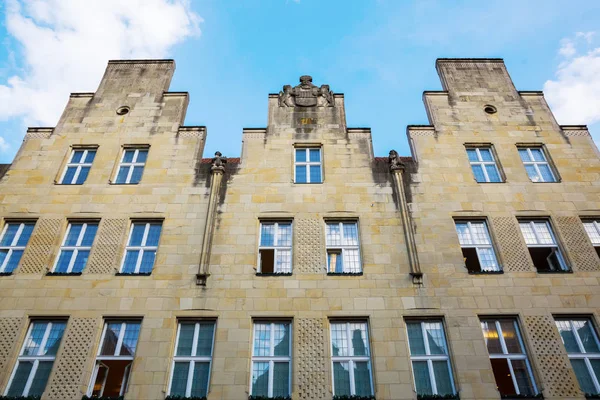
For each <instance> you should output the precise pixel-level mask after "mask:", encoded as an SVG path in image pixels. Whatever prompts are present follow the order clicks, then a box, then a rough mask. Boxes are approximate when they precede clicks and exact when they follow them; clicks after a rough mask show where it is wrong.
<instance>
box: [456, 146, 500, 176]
mask: <svg viewBox="0 0 600 400" xmlns="http://www.w3.org/2000/svg"><path fill="white" fill-rule="evenodd" d="M482 149H485V150H489V152H490V155H491V156H492V161H484V160H483V157H481V151H480V150H482ZM465 150H466V152H467V161H468V162H469V165H470V166H471V173H472V174H473V179H475V182H477V183H504V182H505V181H506V179H505V177H504V174H503V173H502V168H501V167H500V165H499V164H500V163H499V162H498V157H497V155H496V152H495V150H494V146H493V145H492V144H466V145H465ZM469 150H475V153H476V154H477V161H471V160H470V159H469ZM473 165H479V166H481V169H482V172H483V176H484V178H485V181H481V182H480V181H478V180H477V177H476V175H475V172H474V171H473ZM486 165H493V166H494V168H496V172H497V173H498V177H499V178H500V180H499V181H492V180H490V177H489V175H488V172H487V170H486V168H485V166H486Z"/></svg>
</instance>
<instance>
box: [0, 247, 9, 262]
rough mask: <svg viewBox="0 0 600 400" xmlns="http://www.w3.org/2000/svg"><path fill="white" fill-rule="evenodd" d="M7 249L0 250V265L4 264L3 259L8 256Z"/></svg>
mask: <svg viewBox="0 0 600 400" xmlns="http://www.w3.org/2000/svg"><path fill="white" fill-rule="evenodd" d="M8 252H9V250H0V266H2V264H4V260H5V259H6V257H8Z"/></svg>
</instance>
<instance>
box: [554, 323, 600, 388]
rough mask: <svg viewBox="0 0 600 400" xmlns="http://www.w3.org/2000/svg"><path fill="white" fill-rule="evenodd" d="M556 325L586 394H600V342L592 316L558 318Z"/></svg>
mask: <svg viewBox="0 0 600 400" xmlns="http://www.w3.org/2000/svg"><path fill="white" fill-rule="evenodd" d="M556 326H557V327H558V331H559V332H560V336H561V338H562V341H563V344H564V345H565V349H566V350H567V354H568V355H569V360H570V361H571V365H572V366H573V370H574V371H575V375H576V376H577V381H579V386H580V387H581V390H583V391H584V392H585V394H586V395H598V394H600V383H599V382H600V342H599V341H598V335H597V333H596V330H595V329H594V325H593V324H592V320H591V319H590V318H576V319H562V318H561V319H557V320H556Z"/></svg>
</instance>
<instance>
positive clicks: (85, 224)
mask: <svg viewBox="0 0 600 400" xmlns="http://www.w3.org/2000/svg"><path fill="white" fill-rule="evenodd" d="M72 224H83V227H82V229H81V232H79V236H78V237H77V243H78V244H76V245H75V246H65V242H66V241H67V238H68V236H69V233H70V231H71V226H72ZM88 224H96V226H97V228H96V233H95V234H94V240H93V241H92V244H90V245H89V246H82V245H81V242H82V241H83V238H84V236H85V233H86V231H87V227H88ZM99 227H100V222H99V221H87V220H86V221H69V223H68V225H67V230H66V231H65V234H64V235H63V240H62V242H61V245H60V249H59V251H58V255H57V256H56V260H55V261H54V265H53V267H52V273H53V274H68V275H79V274H81V273H82V272H83V270H84V269H85V267H87V261H89V256H88V260H87V261H86V263H85V265H84V266H83V269H82V271H81V272H72V271H73V266H74V264H75V261H76V260H77V255H78V254H79V251H80V250H87V251H89V252H90V255H91V252H92V247H94V243H95V242H96V236H98V228H99ZM63 250H65V251H70V250H73V254H71V259H70V261H69V265H68V266H67V271H66V272H57V271H56V268H57V267H58V261H59V260H60V255H61V254H62V252H63Z"/></svg>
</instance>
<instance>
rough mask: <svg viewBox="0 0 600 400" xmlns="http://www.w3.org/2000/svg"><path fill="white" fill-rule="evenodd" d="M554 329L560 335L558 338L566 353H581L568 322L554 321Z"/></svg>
mask: <svg viewBox="0 0 600 400" xmlns="http://www.w3.org/2000/svg"><path fill="white" fill-rule="evenodd" d="M556 327H557V328H558V332H559V333H560V337H561V338H562V341H563V344H564V345H565V349H566V350H567V353H581V350H579V346H578V345H577V339H575V334H574V333H573V331H572V330H571V324H570V323H569V321H560V320H559V321H556Z"/></svg>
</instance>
